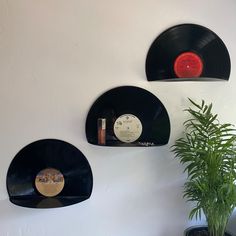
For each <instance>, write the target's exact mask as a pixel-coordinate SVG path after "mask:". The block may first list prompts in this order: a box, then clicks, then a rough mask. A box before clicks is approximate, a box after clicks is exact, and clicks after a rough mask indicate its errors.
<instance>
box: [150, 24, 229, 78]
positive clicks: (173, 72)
mask: <svg viewBox="0 0 236 236" xmlns="http://www.w3.org/2000/svg"><path fill="white" fill-rule="evenodd" d="M230 67H231V64H230V55H229V52H228V50H227V48H226V46H225V44H224V42H223V41H222V40H221V39H220V37H219V36H218V35H216V34H215V33H214V32H213V31H211V30H210V29H208V28H206V27H204V26H201V25H196V24H181V25H176V26H173V27H171V28H169V29H167V30H165V31H164V32H163V33H161V34H160V35H159V36H158V37H157V38H156V39H155V40H154V42H153V43H152V45H151V47H150V48H149V51H148V53H147V58H146V76H147V80H149V81H155V80H166V81H182V80H192V81H204V80H205V81H210V80H228V79H229V76H230Z"/></svg>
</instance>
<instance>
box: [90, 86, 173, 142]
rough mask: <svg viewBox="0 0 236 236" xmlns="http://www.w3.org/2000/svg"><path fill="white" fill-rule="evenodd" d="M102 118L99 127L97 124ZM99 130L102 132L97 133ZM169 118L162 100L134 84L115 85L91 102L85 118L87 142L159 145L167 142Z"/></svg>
mask: <svg viewBox="0 0 236 236" xmlns="http://www.w3.org/2000/svg"><path fill="white" fill-rule="evenodd" d="M101 120H102V121H103V123H105V124H104V125H103V129H102V128H101V127H97V124H101V122H98V121H101ZM101 130H102V133H101ZM169 136H170V120H169V116H168V113H167V110H166V109H165V106H164V105H163V104H162V102H161V101H160V100H159V99H158V98H157V97H156V96H155V95H154V94H152V93H150V92H149V91H147V90H145V89H143V88H139V87H135V86H121V87H116V88H113V89H111V90H108V91H107V92H105V93H103V94H102V95H101V96H99V97H98V98H97V100H96V101H95V102H94V104H93V105H92V106H91V108H90V110H89V112H88V115H87V120H86V137H87V140H88V142H89V143H91V144H94V145H103V146H160V145H165V144H167V143H168V140H169Z"/></svg>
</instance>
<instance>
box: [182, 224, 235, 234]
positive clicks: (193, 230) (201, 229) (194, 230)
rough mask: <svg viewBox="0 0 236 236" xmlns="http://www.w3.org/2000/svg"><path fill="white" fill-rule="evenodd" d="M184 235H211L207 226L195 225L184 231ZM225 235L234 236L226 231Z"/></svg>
mask: <svg viewBox="0 0 236 236" xmlns="http://www.w3.org/2000/svg"><path fill="white" fill-rule="evenodd" d="M184 236H209V234H208V229H207V226H194V227H190V228H188V229H186V230H185V231H184ZM224 236H233V235H232V234H230V233H229V232H225V234H224Z"/></svg>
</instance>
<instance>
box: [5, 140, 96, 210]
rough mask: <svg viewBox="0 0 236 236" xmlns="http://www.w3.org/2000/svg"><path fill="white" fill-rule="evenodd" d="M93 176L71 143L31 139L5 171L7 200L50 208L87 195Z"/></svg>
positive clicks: (23, 204) (89, 191)
mask: <svg viewBox="0 0 236 236" xmlns="http://www.w3.org/2000/svg"><path fill="white" fill-rule="evenodd" d="M92 186H93V176H92V171H91V168H90V165H89V163H88V161H87V159H86V158H85V156H84V155H83V153H82V152H81V151H79V150H78V149H77V148H76V147H75V146H73V145H71V144H69V143H67V142H64V141H61V140H56V139H44V140H39V141H36V142H33V143H31V144H29V145H27V146H26V147H24V148H23V149H21V150H20V151H19V152H18V153H17V155H16V156H15V157H14V159H13V160H12V162H11V164H10V166H9V169H8V172H7V190H8V194H9V198H10V201H11V202H12V203H14V204H16V205H19V206H23V207H31V208H54V207H63V206H68V205H72V204H75V203H78V202H81V201H84V200H86V199H88V198H89V197H90V195H91V192H92Z"/></svg>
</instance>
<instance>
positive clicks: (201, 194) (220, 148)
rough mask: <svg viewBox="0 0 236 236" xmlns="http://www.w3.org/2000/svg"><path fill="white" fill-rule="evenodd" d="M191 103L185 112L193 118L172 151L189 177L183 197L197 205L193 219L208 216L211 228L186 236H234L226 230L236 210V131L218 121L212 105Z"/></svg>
mask: <svg viewBox="0 0 236 236" xmlns="http://www.w3.org/2000/svg"><path fill="white" fill-rule="evenodd" d="M189 101H190V103H191V106H190V107H189V108H188V109H186V110H185V111H187V112H188V113H189V114H190V118H188V119H187V120H186V121H185V122H184V128H185V130H184V133H183V136H182V137H180V138H179V139H177V140H176V141H175V144H174V145H173V146H172V151H173V152H174V154H175V157H177V158H179V160H180V162H181V163H182V164H183V165H184V166H185V169H184V172H186V173H187V180H186V182H185V184H184V194H183V196H184V197H185V198H186V199H187V200H188V201H191V202H193V203H194V204H195V205H194V206H193V208H192V210H191V211H190V214H189V218H190V219H192V218H193V217H194V216H195V217H196V218H197V219H198V218H199V219H201V215H202V213H204V215H205V217H206V221H207V227H205V228H203V227H200V228H191V230H187V231H186V234H185V235H188V236H193V235H199V236H203V235H204V236H205V235H210V236H223V235H230V234H228V233H226V232H225V229H226V225H227V223H228V219H229V217H230V216H231V214H232V212H233V210H234V208H235V206H236V186H235V183H236V182H235V180H236V149H235V141H236V135H235V133H234V132H235V129H234V128H233V125H232V124H221V123H220V122H219V121H218V119H217V114H214V113H212V104H210V105H207V104H205V101H204V100H202V102H201V103H200V104H198V103H195V102H194V101H193V100H191V99H189ZM192 107H193V108H192Z"/></svg>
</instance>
